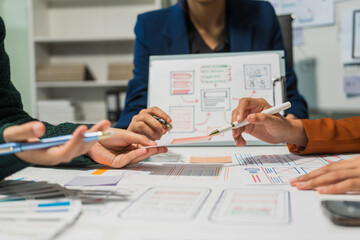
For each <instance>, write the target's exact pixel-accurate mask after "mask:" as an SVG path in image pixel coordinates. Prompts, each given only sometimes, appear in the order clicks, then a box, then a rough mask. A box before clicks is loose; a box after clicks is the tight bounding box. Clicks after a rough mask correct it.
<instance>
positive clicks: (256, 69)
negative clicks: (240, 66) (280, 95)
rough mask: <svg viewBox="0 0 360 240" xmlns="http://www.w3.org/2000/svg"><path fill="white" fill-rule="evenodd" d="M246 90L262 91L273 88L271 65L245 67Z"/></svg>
mask: <svg viewBox="0 0 360 240" xmlns="http://www.w3.org/2000/svg"><path fill="white" fill-rule="evenodd" d="M244 72H245V88H246V89H248V90H262V89H270V88H271V65H245V66H244Z"/></svg>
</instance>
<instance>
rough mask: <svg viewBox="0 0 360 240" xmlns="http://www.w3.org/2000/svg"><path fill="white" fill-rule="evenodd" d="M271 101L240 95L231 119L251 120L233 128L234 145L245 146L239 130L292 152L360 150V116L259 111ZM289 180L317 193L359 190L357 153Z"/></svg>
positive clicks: (348, 151) (295, 184)
mask: <svg viewBox="0 0 360 240" xmlns="http://www.w3.org/2000/svg"><path fill="white" fill-rule="evenodd" d="M270 107H271V105H270V104H269V103H267V102H266V101H265V100H264V99H252V98H243V99H241V100H240V101H239V105H238V107H237V108H236V109H235V110H234V111H233V113H232V121H237V122H241V121H242V120H244V119H245V118H246V119H247V120H248V121H249V123H250V124H248V125H246V126H245V127H242V128H239V129H235V130H233V137H234V139H235V142H236V145H237V146H245V145H246V141H245V139H244V138H243V137H242V133H248V134H250V135H252V136H254V137H256V138H258V139H260V140H262V141H265V142H268V143H273V144H276V143H287V146H288V148H289V151H290V152H291V153H295V154H302V155H304V154H315V153H356V152H360V117H353V118H347V119H342V120H334V119H331V118H326V119H318V120H309V119H302V120H292V119H287V118H284V117H283V116H282V115H280V114H276V115H268V114H263V113H260V112H261V111H263V110H265V109H268V108H270ZM290 184H291V185H292V186H296V187H297V188H298V189H300V190H310V189H316V190H317V191H318V192H319V193H324V194H336V193H347V192H354V191H355V192H356V191H359V192H360V156H359V157H356V158H354V159H351V160H347V161H340V162H337V163H331V164H328V165H327V166H324V167H322V168H320V169H318V170H315V171H313V172H311V173H309V174H307V175H304V176H301V177H298V178H296V179H293V180H292V181H291V182H290Z"/></svg>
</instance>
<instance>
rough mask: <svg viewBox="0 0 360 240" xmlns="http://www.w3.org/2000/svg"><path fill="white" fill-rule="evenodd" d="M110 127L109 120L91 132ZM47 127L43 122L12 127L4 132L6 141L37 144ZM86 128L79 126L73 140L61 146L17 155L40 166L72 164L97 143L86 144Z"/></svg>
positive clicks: (102, 122)
mask: <svg viewBox="0 0 360 240" xmlns="http://www.w3.org/2000/svg"><path fill="white" fill-rule="evenodd" d="M109 127H110V122H109V121H107V120H103V121H100V122H99V123H97V124H95V125H94V126H93V127H92V128H90V129H89V132H98V131H105V130H106V129H108V128H109ZM45 130H46V129H45V126H44V124H43V123H41V122H29V123H25V124H22V125H19V126H11V127H8V128H6V129H5V130H4V133H3V134H4V140H5V141H6V142H7V143H10V142H14V143H16V142H30V143H31V142H37V141H39V138H41V137H42V136H43V135H44V134H45ZM87 130H88V129H87V127H86V126H79V127H77V129H76V130H75V131H74V133H73V134H72V138H71V139H69V141H67V142H66V143H64V144H63V145H59V146H53V147H51V148H47V149H37V150H33V151H24V152H19V153H16V154H17V156H18V157H19V158H21V159H22V160H23V161H25V162H28V163H32V164H40V165H57V164H60V163H66V162H70V161H71V160H72V159H73V158H75V157H77V156H79V155H83V154H86V153H87V152H88V151H89V149H90V148H91V147H92V146H93V145H94V144H95V142H84V138H85V133H86V132H87Z"/></svg>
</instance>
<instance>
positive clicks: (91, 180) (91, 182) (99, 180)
mask: <svg viewBox="0 0 360 240" xmlns="http://www.w3.org/2000/svg"><path fill="white" fill-rule="evenodd" d="M122 177H123V176H122V175H118V176H98V175H92V176H77V177H75V178H73V179H72V180H70V181H69V182H68V183H66V184H65V186H115V185H116V184H117V183H118V182H119V181H120V180H121V179H122Z"/></svg>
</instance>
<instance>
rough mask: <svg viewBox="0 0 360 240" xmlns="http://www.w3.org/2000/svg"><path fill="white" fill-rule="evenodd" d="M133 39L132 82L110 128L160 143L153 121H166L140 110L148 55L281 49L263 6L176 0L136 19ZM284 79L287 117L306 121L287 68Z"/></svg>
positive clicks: (245, 1) (235, 0) (230, 0)
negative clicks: (119, 111) (118, 114)
mask: <svg viewBox="0 0 360 240" xmlns="http://www.w3.org/2000/svg"><path fill="white" fill-rule="evenodd" d="M135 34H136V40H135V48H134V78H133V79H132V80H131V81H130V82H129V86H128V89H127V95H126V102H125V108H124V110H123V112H122V114H121V117H120V119H119V121H118V123H117V124H116V127H118V128H124V129H125V128H127V129H128V130H131V131H133V132H136V133H140V134H144V135H146V136H147V137H149V138H151V139H160V138H161V136H162V135H163V134H165V133H166V130H164V129H163V127H162V125H161V124H160V123H159V122H158V121H156V120H155V119H154V117H153V116H155V115H156V116H158V117H161V118H163V119H164V120H166V121H167V122H171V118H170V117H169V116H168V115H167V114H166V113H164V112H163V111H162V110H161V109H159V108H156V107H154V108H149V109H146V107H147V91H148V73H149V57H150V56H151V55H171V54H191V53H214V52H249V51H266V50H284V49H285V48H284V43H283V39H282V34H281V29H280V25H279V22H278V19H277V16H276V14H275V11H274V9H273V7H272V6H271V4H270V3H268V2H265V1H252V0H180V1H178V3H177V4H175V5H173V6H171V7H169V8H165V9H160V10H156V11H152V12H147V13H144V14H140V15H139V16H138V19H137V23H136V26H135ZM286 77H287V98H288V100H289V101H290V102H291V103H292V108H291V109H290V110H289V111H288V116H287V117H288V118H301V119H304V118H308V110H307V104H306V101H305V99H304V98H303V97H302V96H301V95H300V94H299V92H298V89H297V79H296V75H295V72H294V70H293V69H292V68H291V67H290V66H289V64H287V67H286ZM159 94H161V92H159Z"/></svg>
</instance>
